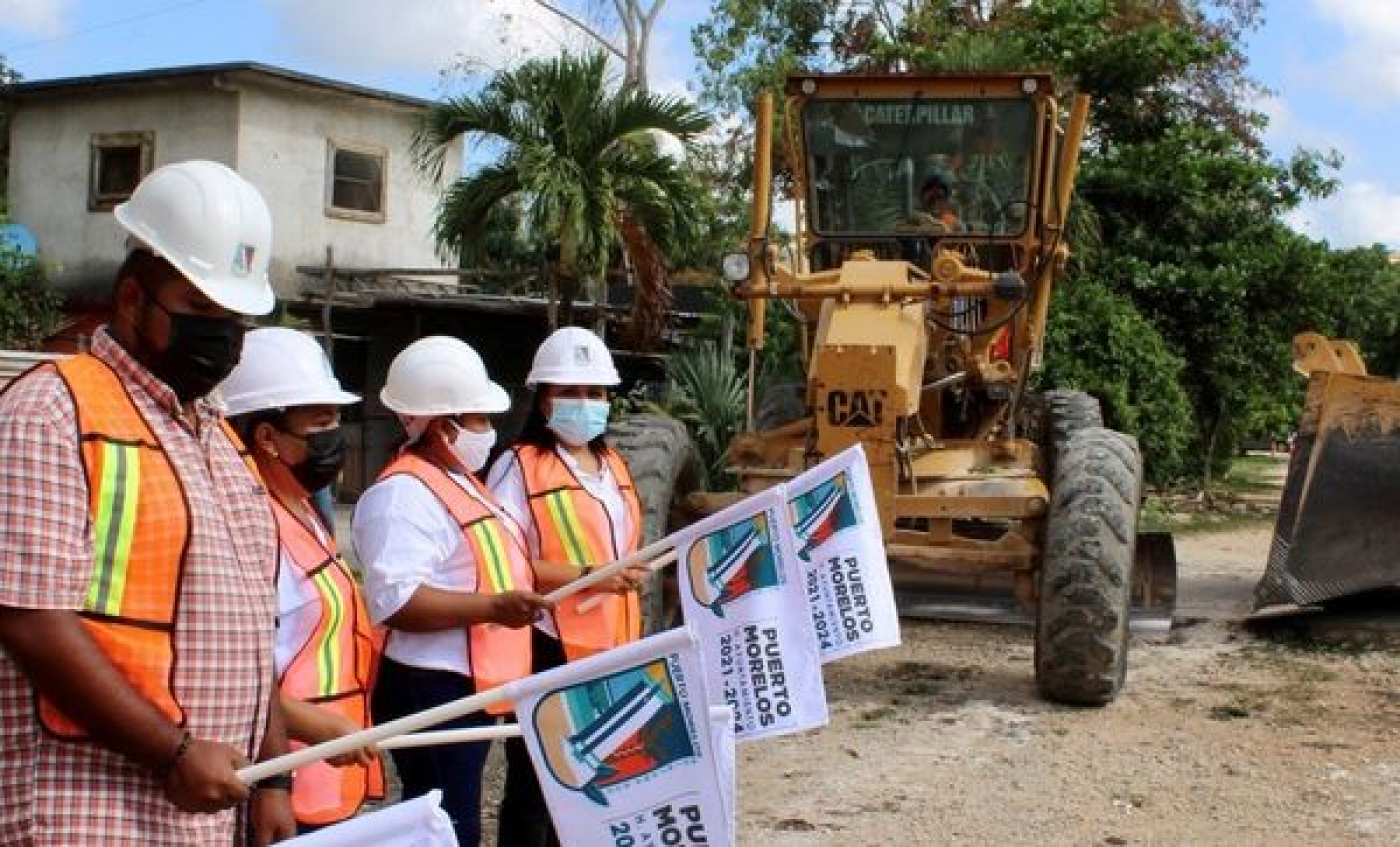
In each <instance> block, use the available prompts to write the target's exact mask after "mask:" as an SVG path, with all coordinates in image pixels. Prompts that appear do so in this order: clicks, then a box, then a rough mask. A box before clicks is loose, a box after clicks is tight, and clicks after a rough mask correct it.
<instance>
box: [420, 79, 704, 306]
mask: <svg viewBox="0 0 1400 847" xmlns="http://www.w3.org/2000/svg"><path fill="white" fill-rule="evenodd" d="M606 66H607V61H606V57H605V56H604V54H603V53H601V52H595V53H591V54H588V55H582V56H580V55H575V54H571V53H564V54H563V55H560V56H558V57H556V58H551V59H536V60H532V61H529V62H526V63H524V64H522V65H520V66H519V67H516V68H514V69H513V70H509V71H504V72H502V73H500V74H498V75H497V76H496V77H494V78H493V79H492V80H491V81H490V82H489V83H488V84H487V85H486V87H485V88H484V89H482V91H481V92H480V93H479V94H478V95H476V96H474V97H472V96H463V97H458V98H453V99H449V100H447V101H446V102H443V103H439V104H437V105H434V106H433V107H431V108H430V109H429V110H428V113H427V115H426V116H425V118H424V121H423V123H422V125H421V126H420V128H419V130H418V133H417V135H416V137H415V138H414V144H413V153H414V156H415V159H416V161H417V163H418V166H419V168H420V169H421V170H422V171H423V172H424V173H425V174H427V175H428V176H429V177H430V178H432V179H434V180H438V179H440V178H441V175H442V165H443V158H444V156H445V155H446V153H447V151H448V149H449V145H450V144H451V143H452V142H453V141H454V140H456V139H457V138H458V137H460V136H467V137H468V139H469V140H471V141H473V142H475V143H477V144H478V145H490V146H491V147H492V148H499V151H500V152H499V155H497V156H496V157H495V159H494V160H493V161H491V162H490V163H489V164H487V165H485V166H483V167H482V168H480V169H479V170H476V171H475V172H473V173H471V174H469V175H467V176H464V177H462V178H461V179H458V180H457V181H456V182H455V183H453V184H452V186H451V187H449V188H448V190H447V192H446V194H444V196H443V198H442V202H441V204H440V206H439V208H438V213H437V220H436V223H435V226H434V230H433V235H434V237H435V238H436V240H437V243H438V247H439V249H441V250H442V251H444V252H445V253H449V254H460V252H461V250H462V249H463V248H471V249H475V248H477V246H478V245H479V243H480V241H481V240H482V238H483V237H484V235H485V233H486V229H485V227H484V226H483V222H484V221H485V220H486V215H487V213H488V212H490V211H491V210H492V209H493V208H495V207H496V206H497V205H498V204H500V203H502V202H504V201H506V200H507V199H508V198H513V197H520V198H522V199H523V200H524V206H525V210H526V211H525V214H526V221H527V224H528V226H529V227H530V229H531V231H532V232H533V233H535V234H537V237H543V238H547V239H549V240H550V241H551V242H552V243H554V244H556V245H557V248H558V255H559V258H558V262H557V265H556V268H555V273H556V275H557V278H558V287H559V290H560V293H561V299H564V300H565V301H566V303H567V302H568V301H571V300H572V296H573V294H574V293H575V292H577V291H578V290H579V287H580V284H581V283H585V282H588V283H592V284H593V286H595V287H594V289H593V291H594V295H595V298H596V299H597V301H598V302H602V299H603V298H602V297H601V296H599V295H601V293H602V291H603V290H604V289H603V286H604V281H605V272H606V270H607V266H608V262H609V257H610V256H611V255H612V254H613V252H614V249H615V248H617V247H618V246H619V245H620V243H621V239H620V233H621V232H622V231H623V230H624V228H626V229H628V230H629V231H630V229H631V225H632V223H636V224H638V225H640V226H641V228H642V229H643V230H644V232H645V233H646V234H647V236H648V239H647V240H648V241H650V242H651V243H652V244H653V245H654V244H655V243H656V242H661V243H666V242H668V241H670V240H671V239H674V238H675V237H677V236H678V235H679V234H680V233H681V232H683V231H684V230H685V229H686V228H687V227H688V225H689V223H690V219H691V217H692V214H693V202H692V201H693V198H694V197H695V192H696V190H697V189H696V188H695V187H694V185H693V184H692V183H691V182H690V181H689V180H688V179H687V177H686V176H685V174H684V172H683V171H682V169H681V168H679V167H678V166H677V164H676V162H675V161H673V160H672V159H671V158H670V157H669V156H667V155H665V154H664V153H663V152H662V151H661V150H660V149H659V147H658V145H657V144H656V142H655V138H654V133H665V134H667V135H670V136H672V137H673V138H675V139H677V140H679V141H680V142H681V143H682V144H683V145H685V146H687V147H688V146H689V145H690V144H691V143H692V142H693V141H694V140H695V139H696V138H697V136H699V134H700V133H702V132H704V131H705V130H706V129H708V128H709V126H710V119H709V117H708V116H707V115H706V114H705V113H703V112H701V111H699V110H698V109H696V108H695V107H694V106H691V105H690V104H688V103H686V102H685V101H683V100H681V99H679V98H674V97H663V96H658V95H656V94H652V93H650V92H647V91H644V90H640V89H635V88H634V89H626V90H619V89H618V88H616V87H615V86H613V85H612V83H611V80H610V79H609V77H608V74H607V70H606ZM628 241H629V242H637V239H635V238H632V239H628ZM636 249H645V248H636ZM629 255H632V256H633V258H634V259H637V260H639V261H634V262H633V266H634V267H636V268H638V269H639V270H640V269H643V268H645V269H649V270H652V271H653V272H655V268H656V267H657V266H658V265H659V263H658V262H656V261H655V260H654V257H652V256H649V255H648V256H639V255H636V254H629ZM662 287H663V288H664V285H663V286H662ZM645 296H646V294H645V293H644V292H643V291H642V287H641V286H640V285H639V290H638V297H639V299H640V298H643V297H645ZM566 308H567V306H566ZM566 320H567V317H566ZM599 321H600V325H601V315H600V317H599Z"/></svg>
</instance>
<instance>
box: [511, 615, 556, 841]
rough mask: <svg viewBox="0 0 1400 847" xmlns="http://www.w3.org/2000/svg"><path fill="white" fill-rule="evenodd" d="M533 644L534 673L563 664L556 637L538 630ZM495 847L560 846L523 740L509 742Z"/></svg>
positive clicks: (515, 739) (512, 739)
mask: <svg viewBox="0 0 1400 847" xmlns="http://www.w3.org/2000/svg"><path fill="white" fill-rule="evenodd" d="M532 641H533V644H532V649H533V651H534V660H533V663H532V670H533V671H534V672H535V673H540V672H541V671H547V670H549V669H550V668H557V667H559V666H560V665H562V664H564V647H563V645H561V644H560V643H559V640H558V639H557V638H552V637H550V636H549V635H546V634H545V633H543V632H540V631H539V629H535V630H534V637H533V639H532ZM496 847H559V836H558V835H556V834H555V832H554V822H553V821H552V820H550V817H549V807H548V806H546V805H545V802H544V794H543V793H542V792H541V791H540V780H539V777H538V776H536V775H535V766H534V765H533V764H531V763H530V751H529V750H528V749H527V748H526V747H525V741H524V739H520V738H509V739H506V787H505V796H504V797H503V798H502V799H501V823H500V834H499V836H498V837H497V838H496Z"/></svg>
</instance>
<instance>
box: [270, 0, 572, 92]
mask: <svg viewBox="0 0 1400 847" xmlns="http://www.w3.org/2000/svg"><path fill="white" fill-rule="evenodd" d="M264 3H265V4H266V6H267V7H268V9H270V10H271V11H272V13H273V14H274V15H275V16H276V17H277V18H278V25H279V28H280V29H281V31H282V32H283V33H284V34H285V35H286V37H287V38H288V39H289V40H290V41H291V42H292V44H293V46H294V47H295V48H296V49H298V50H299V51H302V52H304V53H306V54H308V55H310V56H313V57H315V58H317V59H319V60H321V61H325V62H327V63H328V64H331V65H333V66H336V67H337V69H338V70H339V71H340V72H342V73H346V72H348V73H355V74H359V75H362V76H370V75H374V74H376V73H380V72H389V71H410V72H423V71H427V72H436V71H442V70H444V69H447V68H449V67H452V66H455V65H457V64H459V63H460V62H461V61H463V60H465V61H466V62H467V63H468V64H469V65H471V66H474V68H475V69H476V70H478V71H481V72H484V73H487V74H489V73H491V72H494V71H496V70H500V69H502V68H505V67H509V66H511V65H512V64H514V63H516V62H518V61H520V60H522V59H525V58H529V57H532V56H539V55H553V54H556V53H558V52H559V51H560V50H561V49H563V48H565V47H569V48H572V49H581V48H584V47H587V46H588V45H589V44H591V43H592V42H591V41H590V39H588V37H587V36H585V35H583V34H581V33H580V32H579V31H578V30H577V29H576V28H574V27H572V26H570V25H569V24H567V23H565V22H564V21H562V20H561V19H559V18H558V17H557V16H555V15H553V14H552V13H550V12H548V11H546V10H545V9H543V8H541V7H540V6H539V5H537V4H535V3H533V2H528V0H525V1H524V2H521V0H434V2H424V0H409V2H397V3H393V2H388V3H386V2H384V0H264Z"/></svg>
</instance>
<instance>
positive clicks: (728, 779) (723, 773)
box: [710, 706, 739, 835]
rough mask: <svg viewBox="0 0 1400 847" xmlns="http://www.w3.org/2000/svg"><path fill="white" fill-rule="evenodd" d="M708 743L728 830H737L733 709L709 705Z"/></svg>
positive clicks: (736, 832) (736, 781)
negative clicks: (713, 751) (712, 751)
mask: <svg viewBox="0 0 1400 847" xmlns="http://www.w3.org/2000/svg"><path fill="white" fill-rule="evenodd" d="M710 743H711V744H712V745H714V749H715V765H716V767H717V769H718V778H719V787H720V793H721V795H722V796H723V798H724V811H725V816H726V817H728V819H729V831H730V832H733V833H735V834H736V835H737V834H738V832H739V769H738V767H737V765H736V764H735V760H736V758H737V757H736V756H735V750H734V710H733V709H731V708H729V707H728V706H711V707H710Z"/></svg>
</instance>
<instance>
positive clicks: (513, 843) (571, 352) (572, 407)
mask: <svg viewBox="0 0 1400 847" xmlns="http://www.w3.org/2000/svg"><path fill="white" fill-rule="evenodd" d="M526 382H527V384H528V385H530V386H532V387H534V388H535V397H534V400H533V402H532V404H531V409H530V413H529V417H528V418H527V420H526V422H525V426H524V428H523V429H522V430H521V433H520V436H519V437H518V438H517V439H516V441H515V443H514V444H512V445H511V447H510V449H509V450H507V451H506V452H505V453H503V454H501V456H500V457H499V458H498V459H497V460H496V463H495V464H494V465H493V466H492V468H491V472H490V474H489V475H488V477H487V485H488V486H490V488H491V490H492V491H493V492H494V493H495V495H496V497H497V498H498V499H499V500H500V503H501V505H502V507H504V508H505V509H506V510H507V511H508V512H510V514H511V515H512V516H513V517H514V518H515V519H516V520H518V521H519V522H520V523H521V525H522V526H524V528H525V538H526V542H527V545H528V547H529V551H530V558H531V559H532V560H533V561H534V568H535V576H536V580H537V583H538V585H539V587H540V590H542V591H550V590H553V589H554V588H557V587H559V586H562V585H565V584H567V583H569V582H571V581H573V580H575V579H577V578H579V577H580V576H583V575H585V574H587V573H588V572H589V571H590V570H592V569H593V568H594V567H596V566H599V565H604V564H607V563H608V562H612V561H615V560H617V559H621V558H623V557H625V556H628V555H630V554H631V553H634V552H636V550H637V547H638V541H639V538H640V534H641V525H642V524H641V511H640V507H639V503H638V500H637V495H636V490H635V486H634V485H633V482H632V475H631V474H630V473H629V472H628V470H627V464H626V463H625V462H624V461H623V460H622V457H621V456H620V455H619V454H618V453H617V452H616V451H614V450H612V449H611V448H609V447H608V446H607V445H606V444H605V443H604V441H603V433H604V431H605V430H606V429H607V425H608V408H609V404H608V389H609V388H610V387H612V386H615V385H617V384H618V382H619V378H618V374H617V369H616V368H615V367H614V366H613V362H612V356H611V355H610V354H609V353H608V349H607V347H606V346H605V345H604V344H603V342H602V340H601V339H600V338H598V336H596V335H594V334H593V333H591V332H589V331H588V330H586V329H580V328H578V327H565V328H563V329H560V330H558V331H556V332H555V333H553V334H552V335H550V336H549V338H547V339H545V341H544V343H543V344H541V345H540V348H539V350H537V351H536V353H535V359H534V363H533V366H532V367H531V369H530V374H529V376H528V377H527V378H526ZM646 573H647V572H646V570H645V569H642V568H634V569H630V570H629V571H628V572H627V573H623V574H619V575H618V576H616V577H614V578H613V579H612V580H610V581H608V582H606V583H604V584H603V585H602V586H600V587H599V588H598V589H594V590H590V591H586V592H581V593H580V594H577V595H575V596H573V597H570V598H568V599H566V600H563V601H561V602H560V603H559V605H558V606H557V607H556V608H555V609H554V611H553V613H552V614H551V615H548V616H545V617H544V618H542V619H541V620H540V621H539V622H538V623H537V624H536V626H535V630H534V643H533V652H534V666H533V669H534V671H535V672H536V673H538V672H540V671H544V670H548V669H550V668H553V667H557V666H559V665H561V664H564V662H565V661H568V660H574V659H579V658H583V657H586V656H590V655H593V654H595V653H599V652H602V651H604V650H608V649H611V648H612V647H616V646H618V645H619V644H624V643H627V642H630V641H634V640H636V639H637V638H638V636H639V635H640V633H641V613H640V607H639V606H640V604H639V603H638V598H637V592H636V587H637V585H638V584H639V583H640V580H641V579H643V578H644V577H645V576H646ZM506 759H507V775H506V788H505V798H504V799H503V801H502V803H501V821H500V837H499V838H498V839H497V844H498V845H500V847H545V845H554V844H558V840H557V837H556V835H555V833H554V829H553V826H552V825H551V822H550V818H549V811H548V809H547V808H546V806H545V803H544V799H543V797H542V796H541V794H540V788H539V783H538V781H537V780H536V778H535V773H534V769H533V768H532V767H531V766H530V761H529V756H528V753H527V751H526V749H525V745H524V743H523V742H521V741H520V740H519V739H512V740H510V741H507V742H506Z"/></svg>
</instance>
